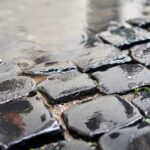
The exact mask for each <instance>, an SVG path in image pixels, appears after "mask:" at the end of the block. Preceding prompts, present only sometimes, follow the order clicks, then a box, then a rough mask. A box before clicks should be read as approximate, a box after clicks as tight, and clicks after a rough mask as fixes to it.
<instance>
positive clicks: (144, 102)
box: [132, 93, 150, 118]
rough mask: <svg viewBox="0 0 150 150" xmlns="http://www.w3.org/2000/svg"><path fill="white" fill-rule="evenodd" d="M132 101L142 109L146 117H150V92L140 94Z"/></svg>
mask: <svg viewBox="0 0 150 150" xmlns="http://www.w3.org/2000/svg"><path fill="white" fill-rule="evenodd" d="M132 103H133V104H134V105H135V106H137V107H138V108H139V109H140V110H141V111H142V113H143V114H144V115H145V117H148V118H150V93H145V94H142V95H141V96H138V97H137V98H135V99H134V100H133V101H132Z"/></svg>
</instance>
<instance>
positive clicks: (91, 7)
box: [86, 0, 147, 32]
mask: <svg viewBox="0 0 150 150" xmlns="http://www.w3.org/2000/svg"><path fill="white" fill-rule="evenodd" d="M146 2H147V1H146V0H87V2H86V27H87V28H88V29H89V30H91V31H92V32H99V31H100V30H103V29H104V28H105V27H106V26H107V25H108V24H109V22H110V21H120V22H124V21H125V20H128V19H132V18H137V17H142V16H143V10H144V7H145V4H146Z"/></svg>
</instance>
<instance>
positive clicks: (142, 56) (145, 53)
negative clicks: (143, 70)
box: [131, 43, 150, 66]
mask: <svg viewBox="0 0 150 150" xmlns="http://www.w3.org/2000/svg"><path fill="white" fill-rule="evenodd" d="M131 55H132V57H133V59H134V60H135V61H137V62H139V63H141V64H143V65H145V66H150V43H147V44H141V45H138V46H134V47H133V48H131Z"/></svg>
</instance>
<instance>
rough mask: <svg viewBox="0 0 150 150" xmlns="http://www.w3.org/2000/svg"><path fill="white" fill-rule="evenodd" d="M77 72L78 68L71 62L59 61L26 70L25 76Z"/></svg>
mask: <svg viewBox="0 0 150 150" xmlns="http://www.w3.org/2000/svg"><path fill="white" fill-rule="evenodd" d="M75 70H77V68H76V66H75V65H74V64H73V63H72V62H70V61H65V62H58V61H52V62H51V61H49V62H45V63H41V64H39V65H37V66H35V67H34V68H31V69H27V70H24V72H23V73H24V74H26V75H36V76H37V75H42V76H44V75H50V74H51V73H54V72H60V73H64V72H71V71H75Z"/></svg>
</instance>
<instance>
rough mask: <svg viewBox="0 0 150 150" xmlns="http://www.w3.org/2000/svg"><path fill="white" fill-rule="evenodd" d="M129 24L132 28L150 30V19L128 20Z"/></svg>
mask: <svg viewBox="0 0 150 150" xmlns="http://www.w3.org/2000/svg"><path fill="white" fill-rule="evenodd" d="M127 23H129V24H131V25H132V26H137V27H140V28H144V29H149V28H150V18H148V17H142V18H135V19H131V20H128V21H127Z"/></svg>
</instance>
